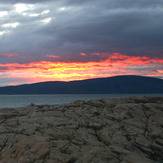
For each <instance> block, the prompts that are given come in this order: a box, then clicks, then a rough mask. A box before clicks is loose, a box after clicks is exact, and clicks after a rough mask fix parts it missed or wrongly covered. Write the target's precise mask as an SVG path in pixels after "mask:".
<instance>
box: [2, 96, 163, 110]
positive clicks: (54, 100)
mask: <svg viewBox="0 0 163 163" xmlns="http://www.w3.org/2000/svg"><path fill="white" fill-rule="evenodd" d="M140 95H142V96H163V94H136V95H135V94H55V95H0V108H15V107H23V106H27V105H30V104H31V103H33V104H36V105H45V104H48V105H54V104H66V103H70V102H73V101H75V100H90V99H93V98H119V97H129V96H140Z"/></svg>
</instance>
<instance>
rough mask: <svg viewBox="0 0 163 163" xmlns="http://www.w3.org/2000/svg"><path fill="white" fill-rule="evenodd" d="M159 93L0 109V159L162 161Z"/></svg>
mask: <svg viewBox="0 0 163 163" xmlns="http://www.w3.org/2000/svg"><path fill="white" fill-rule="evenodd" d="M161 162H163V97H131V98H120V99H99V100H94V99H93V100H90V101H76V102H74V103H72V104H66V105H55V106H47V105H46V106H35V105H30V106H27V107H24V108H17V109H0V163H161Z"/></svg>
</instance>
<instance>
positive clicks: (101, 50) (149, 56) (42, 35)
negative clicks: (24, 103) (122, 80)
mask: <svg viewBox="0 0 163 163" xmlns="http://www.w3.org/2000/svg"><path fill="white" fill-rule="evenodd" d="M156 18H157V19H156ZM162 21H163V3H162V2H160V1H158V2H153V1H147V0H145V1H144V2H142V1H134V2H133V3H131V2H128V1H127V0H125V1H124V3H122V2H118V1H113V0H109V1H101V0H95V1H93V0H90V1H86V0H82V1H78V2H77V1H73V0H68V1H66V0H61V1H59V2H58V1H52V0H47V1H44V0H41V1H38V0H36V1H35V2H34V1H31V0H27V1H23V0H22V1H21V0H9V1H4V0H2V1H1V2H0V86H8V85H20V84H29V83H36V82H44V81H73V80H84V79H91V78H106V77H112V76H118V75H140V76H148V77H156V78H160V79H163V48H162V47H163V44H162V42H163V31H162V24H161V22H162Z"/></svg>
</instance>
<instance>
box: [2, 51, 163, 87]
mask: <svg viewBox="0 0 163 163" xmlns="http://www.w3.org/2000/svg"><path fill="white" fill-rule="evenodd" d="M95 55H97V54H95ZM99 55H100V54H98V56H99ZM84 57H85V56H84ZM162 64H163V59H157V58H149V57H140V56H127V55H123V54H119V53H114V54H112V55H108V58H107V59H106V60H103V61H100V62H99V61H98V62H95V61H94V62H71V63H69V62H52V61H40V62H31V63H25V64H19V63H7V64H0V75H1V79H2V78H3V76H4V77H5V78H11V79H16V78H17V79H21V80H20V82H19V81H17V82H16V81H15V82H10V83H8V84H7V85H9V84H10V85H17V84H23V83H34V82H41V81H71V80H82V79H89V78H99V77H110V76H116V75H131V74H132V75H144V76H153V77H158V76H159V77H161V76H163V70H162V69H161V67H162Z"/></svg>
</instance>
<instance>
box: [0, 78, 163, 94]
mask: <svg viewBox="0 0 163 163" xmlns="http://www.w3.org/2000/svg"><path fill="white" fill-rule="evenodd" d="M132 93H133V94H139V93H147V94H148V93H163V80H162V79H157V78H152V77H143V76H134V75H125V76H115V77H109V78H96V79H88V80H82V81H70V82H61V81H51V82H42V83H34V84H25V85H19V86H7V87H0V94H132Z"/></svg>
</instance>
